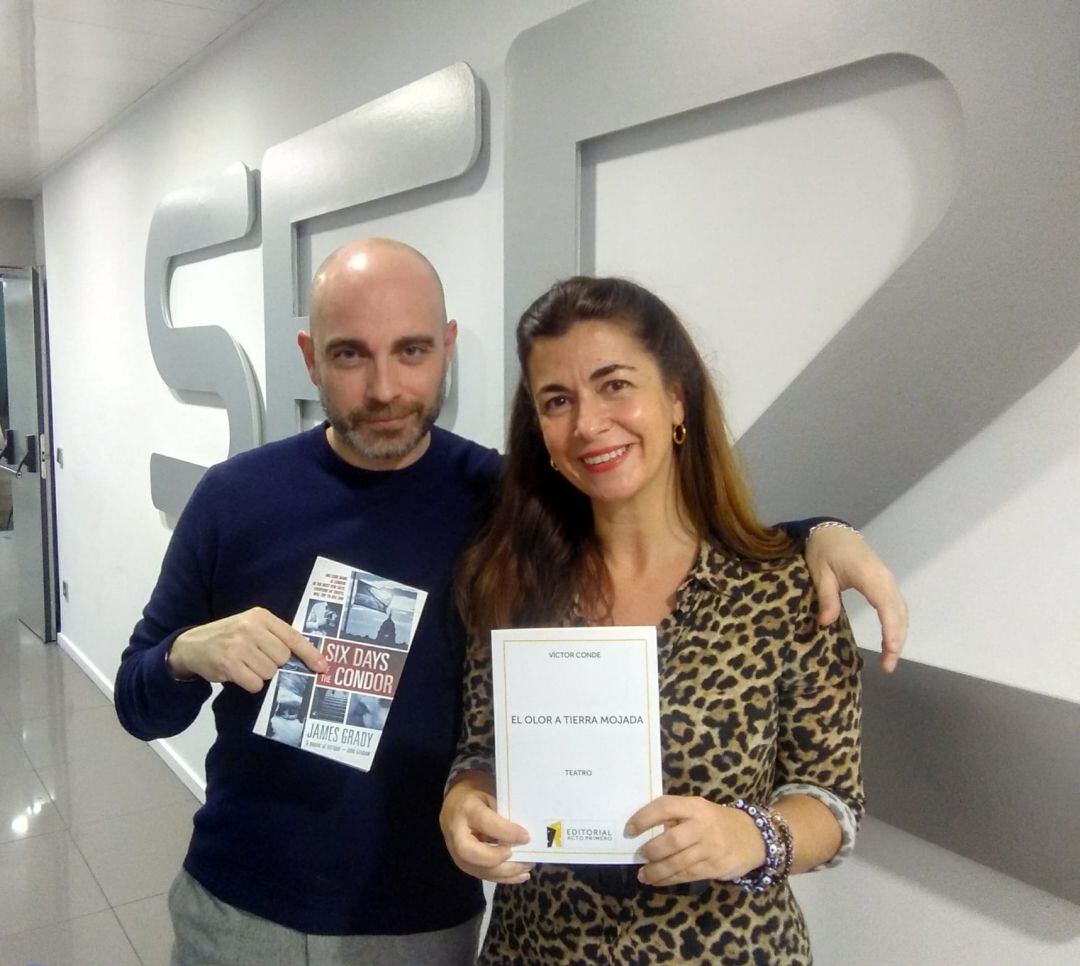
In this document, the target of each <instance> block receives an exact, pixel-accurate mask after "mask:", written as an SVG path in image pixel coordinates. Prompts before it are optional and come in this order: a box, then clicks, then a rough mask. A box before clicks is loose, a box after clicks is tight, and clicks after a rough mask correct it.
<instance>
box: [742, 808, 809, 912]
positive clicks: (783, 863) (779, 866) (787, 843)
mask: <svg viewBox="0 0 1080 966" xmlns="http://www.w3.org/2000/svg"><path fill="white" fill-rule="evenodd" d="M728 807H729V808H737V809H738V810H739V811H740V812H745V813H746V814H747V815H749V816H750V818H752V819H753V820H754V825H756V826H757V830H758V833H759V834H760V835H761V839H762V841H763V842H764V843H765V861H764V862H763V863H762V864H761V865H759V866H758V867H757V868H756V869H753V870H751V871H750V872H747V873H746V874H745V875H740V876H736V877H735V878H734V879H732V880H731V881H732V882H734V883H735V884H736V885H738V886H740V887H741V888H743V889H744V890H745V891H746V892H750V893H753V894H754V895H760V894H761V893H762V892H764V891H765V890H766V889H768V888H769V887H770V886H772V885H775V884H776V883H777V882H781V881H783V880H784V879H786V878H787V876H788V873H789V872H790V871H791V860H792V858H793V857H794V846H793V843H792V840H791V827H790V826H789V825H788V823H787V822H786V821H784V817H783V816H782V815H781V814H780V813H779V812H774V811H773V810H772V809H770V808H769V807H768V806H767V805H762V804H760V803H757V802H748V801H746V800H745V799H742V798H737V799H735V801H734V802H730V803H728Z"/></svg>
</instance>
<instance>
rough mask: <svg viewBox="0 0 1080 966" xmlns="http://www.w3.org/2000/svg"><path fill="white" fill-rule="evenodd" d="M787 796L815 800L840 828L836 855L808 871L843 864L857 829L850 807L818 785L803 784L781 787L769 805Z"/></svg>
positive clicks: (856, 822)
mask: <svg viewBox="0 0 1080 966" xmlns="http://www.w3.org/2000/svg"><path fill="white" fill-rule="evenodd" d="M787 795H805V796H807V798H813V799H816V800H817V801H819V802H821V804H822V805H824V806H825V807H826V808H827V809H828V810H829V811H830V812H832V816H833V818H835V819H836V822H837V824H838V825H839V826H840V848H839V849H838V850H837V852H836V855H834V856H833V857H832V858H831V859H829V861H828V862H823V863H822V864H821V865H817V866H814V868H812V869H810V870H809V871H810V872H817V871H819V870H821V869H831V868H833V867H834V866H837V865H839V864H840V863H841V862H843V861H844V859H846V858H847V857H848V856H849V855H850V854H851V850H852V849H853V848H855V833H856V832H857V830H858V827H859V822H858V819H856V817H855V813H854V812H853V811H852V810H851V806H849V805H848V803H847V802H845V801H844V800H843V799H842V798H840V796H838V795H836V794H834V793H833V792H831V791H829V789H827V788H822V787H821V786H820V785H809V784H806V783H805V782H789V783H788V784H787V785H781V786H780V787H779V788H777V789H776V790H775V791H774V792H773V793H772V796H771V797H770V798H769V804H770V805H775V804H776V803H777V802H778V801H779V800H780V799H781V798H784V797H785V796H787Z"/></svg>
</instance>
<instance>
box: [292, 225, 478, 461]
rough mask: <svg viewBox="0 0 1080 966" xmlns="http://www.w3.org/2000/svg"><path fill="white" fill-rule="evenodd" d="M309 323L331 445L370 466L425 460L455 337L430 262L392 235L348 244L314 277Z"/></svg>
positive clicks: (311, 361)
mask: <svg viewBox="0 0 1080 966" xmlns="http://www.w3.org/2000/svg"><path fill="white" fill-rule="evenodd" d="M309 318H310V332H299V333H297V343H298V344H299V346H300V351H301V352H302V353H303V356H304V363H305V365H306V366H307V369H308V373H309V375H310V376H311V381H312V382H313V383H314V384H315V386H316V387H317V388H318V390H319V399H320V400H321V401H322V404H323V409H324V410H326V415H327V417H328V419H329V421H330V425H329V427H328V430H327V438H328V440H329V441H330V445H331V446H332V447H333V448H334V450H335V451H336V452H337V453H338V454H339V455H340V456H341V457H342V458H343V459H345V460H346V461H348V462H351V463H353V464H355V465H357V466H361V467H364V468H367V469H396V468H399V467H402V466H407V465H408V464H409V463H410V462H412V461H414V460H416V459H419V458H420V456H422V455H423V453H424V452H425V450H426V449H427V446H428V443H429V442H430V431H431V427H432V425H433V424H434V423H435V420H436V418H437V417H438V415H439V407H440V406H441V405H442V399H443V381H444V377H445V375H446V370H447V367H448V366H449V365H450V358H451V355H452V354H453V349H454V342H455V340H456V338H457V323H455V322H452V321H450V322H448V321H447V319H446V303H445V300H444V297H443V287H442V282H441V281H439V275H438V273H437V272H436V271H435V269H434V267H432V264H431V262H429V261H428V260H427V259H426V258H424V256H423V255H421V254H420V253H419V252H418V251H417V250H416V249H415V248H410V247H409V246H408V245H405V244H402V243H401V242H398V241H393V240H392V239H389V238H363V239H361V240H360V241H355V242H351V243H350V244H348V245H343V246H342V247H341V248H339V249H337V251H335V252H334V253H333V254H331V255H330V257H329V258H327V259H326V261H324V262H323V263H322V265H321V266H319V270H318V272H317V273H316V274H315V280H314V282H313V284H312V287H311V304H310V310H309Z"/></svg>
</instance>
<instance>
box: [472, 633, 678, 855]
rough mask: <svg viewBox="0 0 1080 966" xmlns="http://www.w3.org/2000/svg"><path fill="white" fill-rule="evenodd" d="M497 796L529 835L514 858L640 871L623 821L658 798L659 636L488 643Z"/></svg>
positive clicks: (500, 638) (513, 636)
mask: <svg viewBox="0 0 1080 966" xmlns="http://www.w3.org/2000/svg"><path fill="white" fill-rule="evenodd" d="M491 648H492V674H493V686H494V687H493V694H494V702H495V709H494V710H495V750H496V764H495V770H496V776H495V777H496V787H497V797H498V808H499V812H500V813H501V814H502V815H505V816H507V817H508V818H510V820H511V821H514V822H517V823H518V824H519V825H522V826H524V827H525V828H526V829H527V830H528V832H529V836H530V841H529V843H528V844H527V845H524V846H516V847H515V848H514V858H515V859H516V860H518V861H527V862H560V863H567V864H582V865H585V864H621V863H627V864H628V863H641V862H644V861H645V860H644V858H643V857H642V856H641V854H640V851H639V849H640V848H641V846H642V845H644V844H645V842H647V841H648V840H649V839H650V838H652V837H653V836H654V835H657V834H659V831H660V830H658V829H650V830H649V831H647V832H646V833H644V834H643V835H640V836H637V837H636V838H628V837H627V836H626V835H625V834H624V831H623V829H624V826H625V824H626V820H627V819H628V818H630V816H631V815H633V814H634V812H636V811H637V810H638V809H639V808H641V807H642V806H644V805H647V804H648V803H649V802H651V801H652V800H653V799H654V798H657V797H658V796H659V795H660V794H662V788H663V781H662V769H661V760H660V697H659V684H658V680H657V658H656V628H655V627H542V628H529V629H523V630H521V629H519V630H496V631H492V634H491Z"/></svg>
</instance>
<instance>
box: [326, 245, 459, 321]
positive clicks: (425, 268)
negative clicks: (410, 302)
mask: <svg viewBox="0 0 1080 966" xmlns="http://www.w3.org/2000/svg"><path fill="white" fill-rule="evenodd" d="M398 286H403V287H405V288H407V289H409V290H411V292H412V293H413V297H414V300H415V301H416V302H417V303H418V308H420V309H425V308H426V309H427V311H428V312H430V314H431V318H432V319H433V320H435V321H438V322H439V323H445V322H446V298H445V295H444V293H443V286H442V279H440V278H439V273H438V272H436V271H435V266H434V265H432V264H431V262H429V261H428V260H427V259H426V258H425V257H424V256H423V255H422V254H421V253H420V252H418V251H417V250H416V249H415V248H413V247H411V246H410V245H406V244H405V243H404V242H399V241H395V240H394V239H392V238H361V239H359V240H357V241H354V242H349V243H348V244H347V245H342V246H341V247H340V248H338V249H335V250H334V251H333V252H331V253H330V255H328V256H327V257H326V259H325V260H324V261H323V263H322V264H321V265H320V266H319V270H318V271H317V272H316V273H315V278H314V280H313V281H312V285H311V306H310V310H309V321H310V329H311V334H312V336H314V337H315V338H316V339H318V332H317V329H318V328H319V327H320V326H321V323H322V321H323V320H325V319H327V318H328V317H330V316H332V315H333V314H334V313H335V312H336V311H339V310H340V309H342V308H343V307H345V308H348V309H350V310H353V311H356V310H357V309H358V308H361V307H363V305H364V303H365V302H366V303H370V306H369V307H370V311H371V314H372V316H373V317H375V316H377V314H378V312H379V310H380V298H379V293H380V290H382V289H384V288H390V289H395V288H397V287H398Z"/></svg>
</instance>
